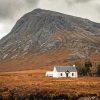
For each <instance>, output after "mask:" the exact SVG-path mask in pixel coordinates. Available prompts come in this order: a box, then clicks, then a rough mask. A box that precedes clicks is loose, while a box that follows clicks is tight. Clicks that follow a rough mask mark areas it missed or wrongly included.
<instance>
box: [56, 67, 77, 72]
mask: <svg viewBox="0 0 100 100" xmlns="http://www.w3.org/2000/svg"><path fill="white" fill-rule="evenodd" d="M55 68H56V70H57V71H58V72H77V70H76V67H75V66H55Z"/></svg>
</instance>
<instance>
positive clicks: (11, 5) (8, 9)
mask: <svg viewBox="0 0 100 100" xmlns="http://www.w3.org/2000/svg"><path fill="white" fill-rule="evenodd" d="M37 3H38V0H2V1H1V0H0V19H2V20H6V19H9V18H12V19H14V17H16V15H17V14H18V13H19V11H21V10H25V9H29V8H31V7H33V8H34V6H36V4H37Z"/></svg>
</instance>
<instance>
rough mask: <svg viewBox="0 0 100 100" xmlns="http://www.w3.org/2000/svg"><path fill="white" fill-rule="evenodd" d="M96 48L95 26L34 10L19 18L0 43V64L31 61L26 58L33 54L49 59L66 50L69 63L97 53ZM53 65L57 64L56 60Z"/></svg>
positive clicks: (98, 27)
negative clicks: (9, 61)
mask: <svg viewBox="0 0 100 100" xmlns="http://www.w3.org/2000/svg"><path fill="white" fill-rule="evenodd" d="M99 48H100V24H99V23H95V22H92V21H90V20H88V19H83V18H80V17H74V16H70V15H66V14H62V13H58V12H54V11H50V10H43V9H35V10H33V11H31V12H29V13H27V14H25V15H24V16H22V17H21V18H20V19H19V20H18V21H17V22H16V24H15V26H14V27H13V29H12V30H11V32H10V33H9V34H8V35H7V36H5V37H4V38H2V39H1V40H0V61H1V62H2V61H5V60H13V59H19V58H22V59H24V58H27V57H29V58H30V59H29V60H32V58H31V57H30V56H33V58H34V56H35V55H37V54H38V56H41V55H43V54H46V53H50V54H52V57H53V54H54V53H55V52H56V53H58V52H57V51H59V50H60V51H61V52H62V53H63V50H64V51H66V52H67V51H69V50H70V51H71V52H70V53H69V55H68V57H67V59H70V60H73V59H78V58H85V57H87V56H90V55H91V54H95V53H100V49H99ZM57 55H59V54H57ZM66 55H67V53H66ZM49 56H50V55H48V57H49ZM55 56H56V55H55ZM51 59H53V58H51ZM37 60H38V59H37ZM45 60H46V58H45ZM63 60H65V58H64V59H63ZM18 62H19V61H18ZM55 62H56V63H55V64H57V63H58V61H56V59H55ZM23 63H24V62H23ZM44 64H47V63H45V62H44ZM51 65H52V61H51ZM27 68H28V67H27ZM19 69H20V68H19Z"/></svg>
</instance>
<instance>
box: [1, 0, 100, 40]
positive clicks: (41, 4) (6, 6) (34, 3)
mask: <svg viewBox="0 0 100 100" xmlns="http://www.w3.org/2000/svg"><path fill="white" fill-rule="evenodd" d="M35 8H43V9H48V10H53V11H58V12H62V13H65V14H70V15H74V16H79V17H83V18H88V19H90V20H92V21H95V22H99V23H100V0H0V38H2V37H3V36H5V35H6V34H8V33H9V32H10V31H11V29H12V27H13V26H14V25H15V23H16V21H17V20H18V19H19V18H20V17H21V16H23V14H25V13H27V12H29V11H31V10H33V9H35Z"/></svg>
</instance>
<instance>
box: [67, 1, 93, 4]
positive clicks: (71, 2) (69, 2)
mask: <svg viewBox="0 0 100 100" xmlns="http://www.w3.org/2000/svg"><path fill="white" fill-rule="evenodd" d="M90 1H94V0H66V3H67V4H68V5H73V4H77V3H88V2H90Z"/></svg>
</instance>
